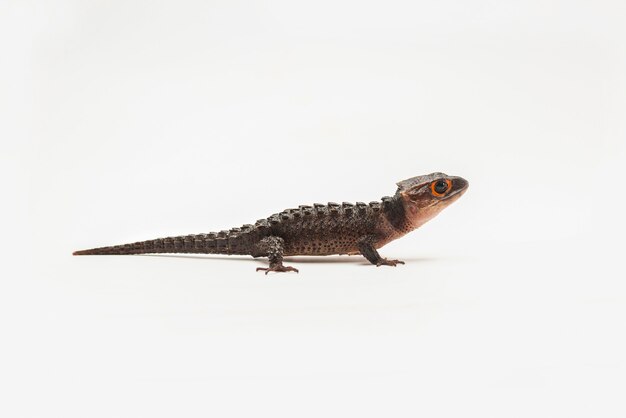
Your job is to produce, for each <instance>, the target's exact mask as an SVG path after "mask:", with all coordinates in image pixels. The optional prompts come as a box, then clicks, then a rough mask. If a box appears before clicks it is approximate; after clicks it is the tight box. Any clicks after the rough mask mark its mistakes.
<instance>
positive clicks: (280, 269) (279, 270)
mask: <svg viewBox="0 0 626 418" xmlns="http://www.w3.org/2000/svg"><path fill="white" fill-rule="evenodd" d="M256 271H264V272H265V274H267V273H269V272H270V271H275V272H277V273H286V272H288V271H295V272H296V273H298V269H297V268H294V267H291V266H283V265H282V264H276V265H273V266H269V267H257V268H256Z"/></svg>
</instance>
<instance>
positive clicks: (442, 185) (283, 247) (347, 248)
mask: <svg viewBox="0 0 626 418" xmlns="http://www.w3.org/2000/svg"><path fill="white" fill-rule="evenodd" d="M467 186H468V183H467V181H466V180H464V179H462V178H460V177H449V176H446V175H445V174H443V173H433V174H429V175H427V176H419V177H413V178H411V179H408V180H404V181H402V182H400V183H398V190H397V192H396V194H395V195H394V196H393V197H383V198H382V200H381V201H376V202H371V203H369V204H365V203H361V202H357V203H356V204H351V203H342V204H337V203H328V204H326V205H322V204H315V205H313V206H300V207H298V208H294V209H287V210H284V211H282V212H280V213H277V214H274V215H272V216H270V217H268V218H266V219H260V220H258V221H257V222H256V223H255V224H254V225H243V226H242V227H240V228H232V229H230V230H227V231H221V232H218V233H209V234H199V235H187V236H179V237H171V238H160V239H155V240H150V241H142V242H137V243H133V244H125V245H117V246H113V247H102V248H95V249H92V250H84V251H77V252H75V253H74V254H75V255H105V254H109V255H111V254H149V253H203V254H239V255H251V256H253V257H268V258H269V259H270V268H269V269H262V270H266V272H267V271H297V270H295V269H294V268H293V267H286V266H283V264H282V259H283V256H295V255H320V256H321V255H331V254H357V253H361V254H363V255H364V256H365V257H366V258H367V259H368V260H369V261H370V262H372V263H373V264H376V265H396V264H397V263H402V262H401V261H398V260H387V259H384V258H382V257H380V255H379V254H378V252H377V251H376V250H377V249H378V248H380V247H382V246H383V245H385V244H387V243H388V242H390V241H393V240H394V239H397V238H400V237H401V236H403V235H405V234H407V233H408V232H410V231H412V230H414V229H415V228H418V227H419V226H421V225H422V224H424V223H425V222H427V221H428V220H430V219H432V218H433V217H434V216H436V215H437V214H438V213H439V212H440V211H441V210H442V209H443V208H445V207H447V206H448V205H449V204H450V203H452V202H453V201H455V200H456V199H458V197H460V196H461V195H462V194H463V193H464V192H465V190H466V189H467ZM444 189H445V190H444ZM440 192H441V193H440Z"/></svg>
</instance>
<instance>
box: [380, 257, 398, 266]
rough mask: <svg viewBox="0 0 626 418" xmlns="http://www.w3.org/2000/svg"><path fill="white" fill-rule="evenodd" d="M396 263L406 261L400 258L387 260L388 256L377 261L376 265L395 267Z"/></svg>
mask: <svg viewBox="0 0 626 418" xmlns="http://www.w3.org/2000/svg"><path fill="white" fill-rule="evenodd" d="M396 264H404V261H400V260H387V259H386V258H382V259H380V260H379V261H377V262H376V267H380V266H393V267H395V266H396Z"/></svg>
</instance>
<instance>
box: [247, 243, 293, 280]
mask: <svg viewBox="0 0 626 418" xmlns="http://www.w3.org/2000/svg"><path fill="white" fill-rule="evenodd" d="M284 248H285V241H284V240H283V239H282V238H280V237H275V236H270V237H266V238H263V239H262V240H261V241H259V243H258V244H257V250H258V252H259V253H261V254H263V255H266V256H267V258H269V261H270V266H269V267H257V269H256V271H265V274H267V273H269V272H270V271H275V272H277V273H285V272H289V271H295V272H296V273H298V269H296V268H294V267H291V266H285V265H283V252H284Z"/></svg>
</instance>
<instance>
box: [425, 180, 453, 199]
mask: <svg viewBox="0 0 626 418" xmlns="http://www.w3.org/2000/svg"><path fill="white" fill-rule="evenodd" d="M450 188H452V181H450V180H448V179H440V180H435V181H433V182H432V183H430V191H431V192H432V194H433V195H435V196H437V197H442V196H443V195H445V194H446V193H448V192H449V191H450Z"/></svg>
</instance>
